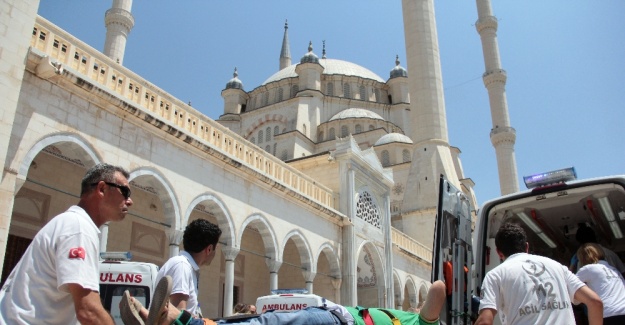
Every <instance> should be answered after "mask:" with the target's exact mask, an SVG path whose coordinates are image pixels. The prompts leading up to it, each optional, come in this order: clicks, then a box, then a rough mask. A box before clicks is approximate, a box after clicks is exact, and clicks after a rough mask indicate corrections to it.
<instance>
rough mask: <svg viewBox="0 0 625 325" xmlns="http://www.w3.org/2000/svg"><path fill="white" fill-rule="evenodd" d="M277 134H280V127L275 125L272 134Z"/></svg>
mask: <svg viewBox="0 0 625 325" xmlns="http://www.w3.org/2000/svg"><path fill="white" fill-rule="evenodd" d="M278 134H280V127H279V126H275V127H274V128H273V136H274V137H275V136H276V135H278Z"/></svg>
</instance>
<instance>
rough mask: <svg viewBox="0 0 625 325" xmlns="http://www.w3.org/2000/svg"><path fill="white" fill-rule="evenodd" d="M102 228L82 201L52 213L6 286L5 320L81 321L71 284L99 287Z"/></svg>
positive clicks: (1, 316)
mask: <svg viewBox="0 0 625 325" xmlns="http://www.w3.org/2000/svg"><path fill="white" fill-rule="evenodd" d="M99 233H100V230H99V229H98V228H97V227H96V225H95V224H94V223H93V221H92V220H91V218H90V217H89V215H88V214H87V213H86V212H85V210H83V209H82V208H80V207H78V206H72V207H70V208H69V209H68V210H67V211H66V212H64V213H62V214H59V215H58V216H56V217H54V218H52V220H50V222H48V223H47V224H46V225H45V226H44V227H43V228H41V230H40V231H39V232H38V233H37V235H35V238H34V239H33V241H32V243H31V244H30V246H29V247H28V248H27V249H26V252H25V253H24V255H23V256H22V258H21V259H20V261H19V262H18V264H17V265H16V266H15V268H14V269H13V271H12V272H11V274H10V275H9V277H8V278H7V280H6V282H5V283H4V286H3V287H2V289H1V290H0V324H40V323H45V324H63V325H65V324H76V323H78V320H77V319H76V310H75V309H74V301H73V299H72V295H71V294H70V293H69V288H68V286H67V285H68V284H69V283H77V284H79V285H81V286H82V287H83V288H85V289H89V290H93V291H96V292H99V290H100V287H99V271H98V261H99V243H100V239H99V238H98V234H99Z"/></svg>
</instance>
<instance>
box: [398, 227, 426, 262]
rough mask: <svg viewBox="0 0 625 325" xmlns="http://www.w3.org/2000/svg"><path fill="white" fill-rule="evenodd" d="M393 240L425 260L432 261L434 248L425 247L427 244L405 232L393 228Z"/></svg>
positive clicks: (400, 246)
mask: <svg viewBox="0 0 625 325" xmlns="http://www.w3.org/2000/svg"><path fill="white" fill-rule="evenodd" d="M392 230H393V231H392V235H391V236H392V240H393V244H395V245H397V246H399V248H401V249H403V250H405V251H407V252H408V253H411V254H413V255H415V256H416V257H418V258H419V259H421V260H423V261H424V262H426V263H428V264H431V263H432V250H431V249H429V248H427V247H425V245H423V244H421V243H419V242H417V241H416V240H414V239H412V238H411V237H409V236H408V235H406V234H404V233H403V232H401V231H399V230H397V229H395V228H392Z"/></svg>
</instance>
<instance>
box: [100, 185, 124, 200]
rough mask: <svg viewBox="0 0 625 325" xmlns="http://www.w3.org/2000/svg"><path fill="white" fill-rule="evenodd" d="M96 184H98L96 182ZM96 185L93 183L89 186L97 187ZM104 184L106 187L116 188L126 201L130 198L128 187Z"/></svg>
mask: <svg viewBox="0 0 625 325" xmlns="http://www.w3.org/2000/svg"><path fill="white" fill-rule="evenodd" d="M98 183H100V182H98ZM98 183H93V184H91V186H95V185H98ZM104 184H106V185H108V186H113V187H117V188H118V189H119V191H120V192H121V193H122V195H123V196H124V198H125V199H126V200H128V199H129V198H130V193H131V192H130V187H128V186H126V185H119V184H115V183H110V182H104Z"/></svg>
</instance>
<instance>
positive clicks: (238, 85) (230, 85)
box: [226, 68, 243, 90]
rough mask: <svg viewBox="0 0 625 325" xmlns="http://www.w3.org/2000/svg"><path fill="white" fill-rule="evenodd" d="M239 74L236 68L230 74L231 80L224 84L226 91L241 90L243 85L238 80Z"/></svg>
mask: <svg viewBox="0 0 625 325" xmlns="http://www.w3.org/2000/svg"><path fill="white" fill-rule="evenodd" d="M238 77H239V73H238V72H237V68H234V73H233V74H232V79H230V81H228V83H227V84H226V89H241V90H243V83H242V82H241V80H239V78H238Z"/></svg>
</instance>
